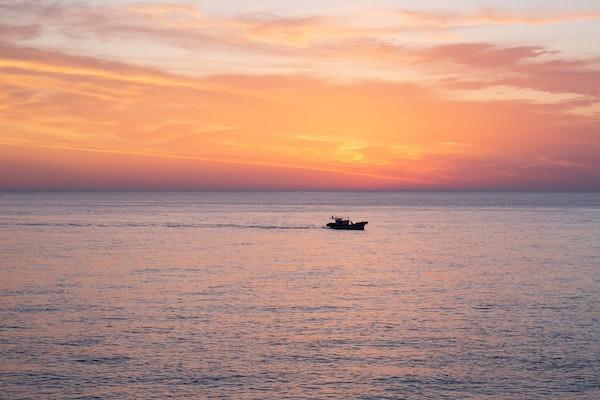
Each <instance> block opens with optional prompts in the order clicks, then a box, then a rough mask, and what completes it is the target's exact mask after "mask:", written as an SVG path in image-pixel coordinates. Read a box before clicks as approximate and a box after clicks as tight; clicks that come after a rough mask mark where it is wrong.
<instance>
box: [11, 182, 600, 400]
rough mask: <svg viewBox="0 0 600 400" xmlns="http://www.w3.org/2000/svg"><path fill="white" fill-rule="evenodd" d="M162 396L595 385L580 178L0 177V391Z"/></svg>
mask: <svg viewBox="0 0 600 400" xmlns="http://www.w3.org/2000/svg"><path fill="white" fill-rule="evenodd" d="M333 213H340V214H342V215H344V216H345V215H349V216H351V217H352V218H353V219H355V220H368V221H369V224H368V225H367V230H366V231H364V232H358V231H331V230H327V229H323V228H322V226H323V225H324V224H325V223H326V222H328V221H327V219H328V217H329V216H330V215H331V214H333ZM167 397H170V398H223V399H306V398H311V399H454V398H457V399H598V398H600V193H502V192H498V193H469V192H457V193H339V192H331V193H329V192H306V193H302V192H269V193H266V192H265V193H263V192H254V193H236V192H224V193H217V192H214V193H213V192H197V193H147V192H144V193H133V192H132V193H111V192H97V193H94V192H83V193H44V192H32V193H0V398H3V399H35V398H40V399H41V398H43V399H46V398H57V399H58V398H60V399H63V398H69V399H71V398H73V399H74V398H106V399H111V398H118V399H122V398H144V399H153V398H156V399H163V398H167Z"/></svg>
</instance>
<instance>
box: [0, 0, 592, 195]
mask: <svg viewBox="0 0 600 400" xmlns="http://www.w3.org/2000/svg"><path fill="white" fill-rule="evenodd" d="M599 32H600V1H589V0H588V1H581V0H579V1H578V0H571V1H569V2H566V1H557V0H544V1H531V0H521V1H475V0H457V1H451V2H450V1H401V0H382V1H377V2H375V1H366V0H346V1H342V0H332V1H321V0H320V1H316V0H303V1H301V2H300V1H282V0H278V1H275V0H270V1H268V0H253V1H233V0H197V1H194V0H181V1H177V2H167V1H164V0H163V1H144V2H137V1H126V0H119V1H118V0H111V1H71V0H59V1H54V0H53V1H45V0H23V1H18V0H17V1H7V0H0V188H1V189H46V188H50V189H104V188H108V189H324V188H325V189H600V33H599Z"/></svg>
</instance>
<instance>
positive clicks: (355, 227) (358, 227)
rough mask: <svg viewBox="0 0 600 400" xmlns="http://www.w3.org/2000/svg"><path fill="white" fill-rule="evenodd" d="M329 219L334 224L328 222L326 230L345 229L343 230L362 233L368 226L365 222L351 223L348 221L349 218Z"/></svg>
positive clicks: (334, 217) (332, 217)
mask: <svg viewBox="0 0 600 400" xmlns="http://www.w3.org/2000/svg"><path fill="white" fill-rule="evenodd" d="M331 219H332V220H334V222H330V223H328V224H327V228H330V229H345V230H349V231H364V230H365V225H366V224H368V222H367V221H361V222H352V221H350V218H345V219H344V218H341V217H336V216H334V215H332V216H331Z"/></svg>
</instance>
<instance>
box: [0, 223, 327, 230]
mask: <svg viewBox="0 0 600 400" xmlns="http://www.w3.org/2000/svg"><path fill="white" fill-rule="evenodd" d="M0 226H25V227H64V228H90V227H92V228H153V227H156V228H198V229H203V228H204V229H207V228H213V229H219V228H234V229H279V230H294V229H316V228H319V227H318V226H315V225H294V226H292V225H254V224H183V223H174V222H165V223H156V222H148V223H143V222H142V223H127V222H125V223H113V224H111V223H79V222H16V223H0Z"/></svg>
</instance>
